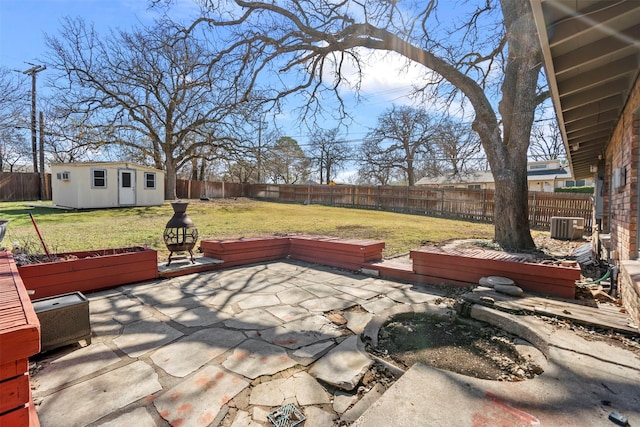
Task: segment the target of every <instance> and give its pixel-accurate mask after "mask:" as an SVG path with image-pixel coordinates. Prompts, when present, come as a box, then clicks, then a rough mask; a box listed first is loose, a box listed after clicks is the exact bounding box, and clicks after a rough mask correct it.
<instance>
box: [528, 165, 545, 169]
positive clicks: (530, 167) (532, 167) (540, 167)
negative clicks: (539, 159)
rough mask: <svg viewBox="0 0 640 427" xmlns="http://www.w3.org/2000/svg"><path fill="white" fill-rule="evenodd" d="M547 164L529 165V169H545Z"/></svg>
mask: <svg viewBox="0 0 640 427" xmlns="http://www.w3.org/2000/svg"><path fill="white" fill-rule="evenodd" d="M547 166H548V165H529V170H534V169H546V168H547Z"/></svg>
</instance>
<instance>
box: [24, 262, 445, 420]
mask: <svg viewBox="0 0 640 427" xmlns="http://www.w3.org/2000/svg"><path fill="white" fill-rule="evenodd" d="M88 297H89V299H90V312H91V325H92V329H93V335H94V336H93V339H92V344H91V345H90V346H87V347H84V348H77V347H76V348H67V349H64V350H63V351H61V352H58V353H56V354H51V355H48V356H46V357H45V358H43V359H42V360H40V361H39V362H38V365H39V366H38V372H37V373H36V374H35V375H33V377H32V387H33V396H34V400H35V402H36V407H37V412H38V416H39V419H40V422H41V424H42V425H43V426H84V425H109V426H115V425H136V426H146V425H149V426H153V425H169V424H170V425H176V426H177V425H183V426H197V425H204V426H206V425H218V424H220V423H223V424H224V425H235V426H240V425H252V423H253V422H258V423H264V424H266V425H269V424H268V421H267V414H268V413H269V412H270V411H272V410H273V409H275V408H277V407H279V406H281V405H284V404H286V403H293V404H294V405H296V406H297V407H298V408H300V409H301V410H302V411H303V413H304V414H305V416H306V418H307V421H306V424H305V425H308V426H324V425H327V426H328V425H333V423H334V420H337V419H339V418H342V419H343V420H345V421H349V422H353V421H355V419H356V418H358V416H360V415H361V414H362V413H363V412H364V410H365V409H366V408H367V407H368V406H369V405H370V404H371V403H372V401H373V400H375V399H373V397H374V396H375V397H378V396H379V395H381V394H382V392H383V391H384V387H383V386H382V385H375V386H371V387H369V389H370V390H365V391H368V393H366V392H364V393H363V390H362V389H358V388H357V386H358V385H359V383H360V380H361V378H362V376H363V375H364V374H365V372H367V370H368V368H369V367H370V366H371V365H372V363H373V362H372V360H371V359H370V358H368V357H367V356H366V355H365V354H364V353H363V352H361V348H360V346H361V345H360V344H359V340H358V339H357V337H356V336H355V334H360V333H361V332H363V330H364V327H365V325H366V324H367V322H368V321H369V320H370V319H371V318H372V316H373V315H374V314H376V313H380V312H382V311H384V310H386V309H388V308H390V307H393V306H396V305H398V304H421V303H427V302H428V303H430V304H435V301H436V299H438V298H439V297H440V295H438V294H437V293H436V292H435V288H433V289H431V290H428V288H425V287H416V286H413V285H409V284H402V283H397V282H391V281H386V280H382V279H377V278H373V277H367V276H363V275H357V274H352V273H347V272H344V271H339V270H334V269H331V268H325V267H319V266H313V265H309V264H306V263H298V262H273V263H267V264H261V265H252V266H248V267H243V268H237V269H229V270H223V271H218V272H208V273H199V274H191V275H187V276H180V277H175V278H171V279H159V280H154V281H151V282H145V283H142V284H137V285H128V286H123V287H120V288H117V289H114V290H109V291H104V292H99V293H95V294H89V295H88ZM356 308H357V309H356ZM350 309H351V310H350ZM333 310H340V311H342V310H346V311H345V312H344V318H345V319H346V320H347V323H346V325H344V326H341V325H339V324H337V323H334V322H332V320H331V319H330V316H328V315H326V314H327V312H331V311H333ZM334 320H335V319H334ZM338 323H341V322H338ZM314 362H315V363H314ZM318 380H319V381H318ZM322 384H324V385H322ZM360 399H362V401H363V404H361V405H353V404H354V403H356V402H357V401H358V400H360ZM365 402H367V404H366V405H365V404H364V403H365ZM350 407H351V409H348V408H350Z"/></svg>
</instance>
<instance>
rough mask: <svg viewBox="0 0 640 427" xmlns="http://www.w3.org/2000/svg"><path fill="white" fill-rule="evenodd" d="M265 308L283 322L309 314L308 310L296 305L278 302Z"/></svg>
mask: <svg viewBox="0 0 640 427" xmlns="http://www.w3.org/2000/svg"><path fill="white" fill-rule="evenodd" d="M265 310H267V311H268V312H269V313H271V314H273V315H274V316H276V317H278V318H279V319H282V321H284V322H291V321H293V320H298V319H302V318H303V317H307V316H310V315H311V312H310V311H309V310H307V309H306V308H302V307H298V306H297V305H286V304H279V305H276V306H274V307H266V308H265Z"/></svg>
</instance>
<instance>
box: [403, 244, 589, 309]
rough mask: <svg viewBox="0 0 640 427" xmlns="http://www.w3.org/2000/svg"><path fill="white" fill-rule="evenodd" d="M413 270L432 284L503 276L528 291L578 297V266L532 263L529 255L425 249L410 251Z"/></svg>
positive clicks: (476, 280) (462, 283)
mask: <svg viewBox="0 0 640 427" xmlns="http://www.w3.org/2000/svg"><path fill="white" fill-rule="evenodd" d="M410 257H411V259H412V260H413V271H414V272H415V273H416V274H418V275H421V276H423V277H424V278H425V280H427V279H428V280H430V281H431V282H432V283H447V284H456V283H459V284H461V285H468V284H477V283H478V280H480V278H481V277H485V276H504V277H508V278H510V279H512V280H514V281H515V282H516V284H517V285H518V286H519V287H521V288H522V289H524V290H525V291H527V292H535V293H539V294H545V295H552V296H557V297H561V298H575V287H576V286H575V282H576V280H579V279H580V268H579V267H563V266H559V265H548V264H543V263H540V262H533V261H532V260H530V259H529V258H527V257H523V256H518V255H511V254H508V253H500V252H495V251H484V250H465V249H460V250H445V249H443V248H422V249H419V250H415V251H411V253H410Z"/></svg>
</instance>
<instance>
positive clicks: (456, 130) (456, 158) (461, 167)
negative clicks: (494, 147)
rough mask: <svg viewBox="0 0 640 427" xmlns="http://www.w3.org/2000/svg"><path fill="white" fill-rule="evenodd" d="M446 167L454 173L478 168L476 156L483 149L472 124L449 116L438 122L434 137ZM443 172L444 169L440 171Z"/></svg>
mask: <svg viewBox="0 0 640 427" xmlns="http://www.w3.org/2000/svg"><path fill="white" fill-rule="evenodd" d="M434 142H435V145H436V146H437V150H438V154H437V156H438V157H439V158H440V160H441V162H442V164H443V165H444V169H446V170H447V171H448V172H450V173H451V174H453V175H457V174H459V173H461V172H466V171H468V170H472V169H476V168H477V166H478V161H477V159H476V157H477V156H478V154H480V152H481V151H482V146H481V144H480V139H479V138H478V135H477V134H476V133H475V132H473V130H472V129H471V126H470V125H468V124H465V123H462V122H459V121H455V120H453V119H451V118H449V117H445V118H443V119H442V120H441V121H440V123H438V126H437V131H436V134H435V137H434ZM440 172H442V171H440Z"/></svg>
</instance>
